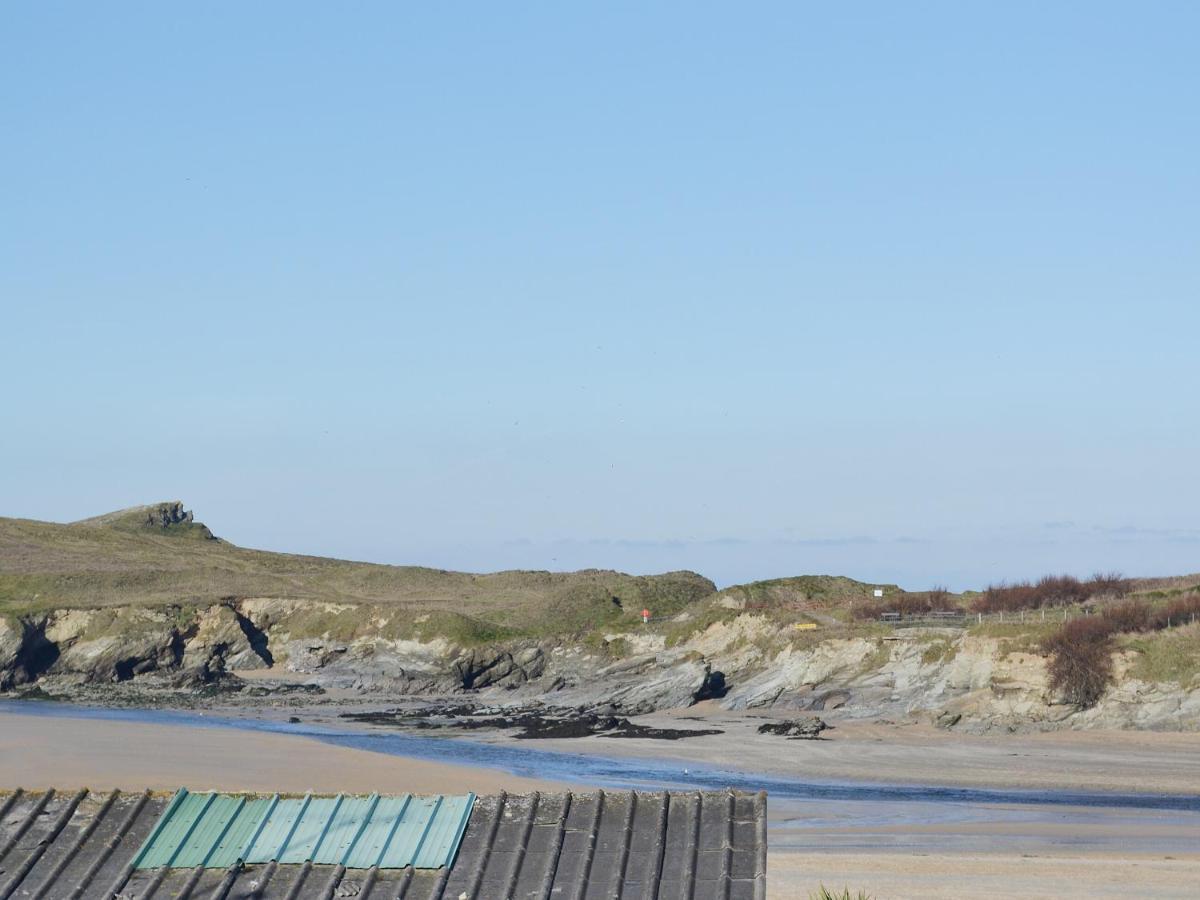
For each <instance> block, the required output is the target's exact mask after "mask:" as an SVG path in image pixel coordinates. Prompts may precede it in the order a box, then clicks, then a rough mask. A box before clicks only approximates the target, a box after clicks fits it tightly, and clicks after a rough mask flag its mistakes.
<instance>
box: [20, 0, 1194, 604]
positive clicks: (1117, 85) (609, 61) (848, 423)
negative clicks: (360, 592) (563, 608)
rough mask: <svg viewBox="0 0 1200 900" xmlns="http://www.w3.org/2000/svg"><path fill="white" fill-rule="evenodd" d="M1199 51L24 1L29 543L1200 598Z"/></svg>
mask: <svg viewBox="0 0 1200 900" xmlns="http://www.w3.org/2000/svg"><path fill="white" fill-rule="evenodd" d="M648 7H652V8H648ZM1198 33H1200V5H1197V4H1195V3H1192V2H1178V3H1170V2H1155V3H1145V4H1135V3H1119V4H1118V3H1103V2H1096V0H1090V2H1079V3H1066V2H1064V3H1053V4H1048V3H1044V2H1036V3H1035V2H1028V3H1022V2H1012V3H1002V4H963V3H958V2H946V3H904V4H899V3H882V2H881V3H855V4H830V3H794V2H789V3H780V4H769V3H752V4H728V3H726V4H707V3H698V2H695V0H691V2H685V3H659V4H642V3H628V4H625V3H604V4H589V5H585V4H574V3H571V4H559V3H538V4H513V3H505V4H499V3H479V4H416V3H410V4H398V3H355V4H328V3H320V4H319V3H299V2H295V0H291V2H286V3H265V2H264V3H241V2H237V3H233V2H226V3H204V4H186V5H184V4H165V5H164V4H159V3H147V4H132V3H112V4H97V3H82V2H80V3H70V4H65V3H52V2H44V3H42V2H39V3H27V4H6V5H5V6H4V8H3V10H2V11H0V116H2V120H0V121H2V130H3V138H2V139H0V303H2V304H3V307H2V309H3V315H2V317H0V333H2V340H0V377H2V379H3V393H2V397H3V407H2V409H3V414H2V416H0V423H2V426H0V514H4V515H13V516H23V517H31V518H44V519H53V520H59V521H65V520H71V519H76V518H81V517H83V516H87V515H93V514H96V513H100V512H103V511H106V510H109V509H112V508H117V507H123V506H130V505H134V504H137V503H141V502H148V501H152V500H159V499H167V498H181V499H183V500H184V501H185V502H186V503H187V504H188V505H189V506H190V507H192V508H194V509H195V510H196V512H197V515H198V518H200V519H202V520H204V521H206V522H207V523H209V524H210V525H211V526H212V528H213V529H214V531H216V532H217V533H218V534H219V535H222V536H224V537H226V538H229V539H230V540H233V541H234V542H236V543H240V544H244V545H249V546H258V547H265V548H270V549H279V550H293V551H303V552H314V553H321V554H326V555H337V556H348V557H353V558H359V559H369V560H375V561H381V562H395V563H420V564H428V565H435V566H444V567H447V568H460V569H471V570H491V569H497V568H514V567H521V568H553V569H562V568H576V567H584V566H598V567H616V568H622V569H626V570H631V571H636V572H649V571H659V570H664V569H675V568H691V569H695V570H697V571H700V572H703V573H705V574H707V575H709V576H710V577H712V578H714V579H715V580H717V581H718V582H720V583H730V582H735V581H744V580H749V579H754V578H766V577H774V576H782V575H789V574H800V573H810V572H830V573H841V574H847V575H851V576H856V577H860V578H863V579H867V580H880V581H883V580H886V581H897V582H899V583H901V584H903V585H905V586H907V587H911V588H923V587H928V586H930V585H932V584H935V583H945V584H949V585H950V586H952V587H971V586H980V585H982V584H983V583H985V582H987V581H988V580H991V579H996V578H1001V577H1010V578H1014V577H1022V576H1035V575H1038V574H1041V573H1043V572H1045V571H1051V570H1053V571H1059V570H1062V571H1069V572H1074V573H1076V574H1081V575H1083V574H1088V573H1090V572H1091V571H1093V570H1095V569H1119V570H1122V571H1124V572H1126V573H1127V574H1150V573H1163V574H1166V573H1176V572H1184V571H1197V570H1200V415H1198V412H1200V410H1198V405H1200V404H1198V401H1197V397H1198V391H1200V364H1198V360H1197V339H1198V336H1200V307H1198V301H1200V105H1198V100H1197V89H1198V88H1200V54H1198V53H1197V52H1196V43H1195V42H1196V35H1197V34H1198Z"/></svg>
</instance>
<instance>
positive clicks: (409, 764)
mask: <svg viewBox="0 0 1200 900" xmlns="http://www.w3.org/2000/svg"><path fill="white" fill-rule="evenodd" d="M181 785H185V786H187V787H189V788H191V789H193V790H207V789H214V790H227V791H267V792H271V791H281V792H289V793H290V792H293V791H294V792H297V793H301V792H304V791H328V792H330V793H336V792H338V791H346V792H362V793H369V792H371V791H378V792H380V793H404V792H411V793H422V794H436V793H446V794H456V793H462V792H464V791H475V792H476V793H480V794H487V793H495V792H497V791H500V790H506V791H512V792H527V791H533V790H543V791H545V790H567V787H566V786H564V785H556V784H554V783H552V782H542V781H536V780H534V779H530V778H519V777H517V776H516V775H509V774H507V773H505V772H501V771H499V770H493V769H477V768H472V767H469V766H458V765H453V764H449V763H436V762H427V761H425V760H415V759H406V758H403V757H399V756H385V755H384V754H381V753H371V752H368V751H366V750H354V749H350V748H346V747H337V746H334V745H332V744H326V743H323V742H321V741H317V740H313V739H312V738H307V737H302V736H299V735H282V734H265V733H261V732H252V731H241V730H235V729H232V728H197V727H189V726H186V725H157V724H145V723H139V722H120V721H106V720H102V719H73V718H50V717H47V716H30V715H21V714H18V713H10V712H3V713H0V790H3V789H6V788H15V787H23V788H27V789H34V788H46V787H53V788H58V789H67V788H79V787H88V788H91V789H92V790H95V791H101V790H111V789H113V788H119V789H121V790H140V789H142V788H153V789H155V790H173V789H175V788H177V787H179V786H181Z"/></svg>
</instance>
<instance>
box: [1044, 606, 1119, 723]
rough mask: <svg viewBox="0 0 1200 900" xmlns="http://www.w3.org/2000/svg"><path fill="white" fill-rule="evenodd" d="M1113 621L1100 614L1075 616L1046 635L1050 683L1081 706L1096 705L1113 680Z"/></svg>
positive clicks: (1085, 707)
mask: <svg viewBox="0 0 1200 900" xmlns="http://www.w3.org/2000/svg"><path fill="white" fill-rule="evenodd" d="M1110 628H1111V623H1109V622H1106V621H1105V620H1104V618H1103V617H1101V616H1095V617H1092V616H1089V617H1085V618H1082V619H1072V620H1071V621H1070V622H1067V623H1066V624H1064V625H1063V626H1062V628H1060V629H1059V630H1058V631H1056V632H1055V633H1054V634H1052V635H1051V636H1050V637H1049V638H1047V639H1046V641H1045V643H1044V644H1043V648H1044V649H1045V650H1046V651H1047V652H1048V653H1049V654H1050V663H1049V666H1048V671H1049V675H1050V687H1051V688H1053V689H1054V690H1058V691H1061V692H1062V694H1063V696H1064V697H1065V698H1066V699H1067V702H1068V703H1071V704H1074V705H1075V706H1077V707H1079V708H1080V709H1087V708H1088V707H1090V706H1095V705H1096V703H1097V702H1098V701H1099V700H1100V698H1101V697H1102V696H1104V691H1105V689H1106V688H1107V687H1108V683H1109V681H1111V680H1112V650H1113V647H1112V632H1111V630H1110Z"/></svg>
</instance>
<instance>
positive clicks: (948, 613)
mask: <svg viewBox="0 0 1200 900" xmlns="http://www.w3.org/2000/svg"><path fill="white" fill-rule="evenodd" d="M1096 614H1097V613H1096V610H1093V609H1091V608H1089V607H1086V606H1084V607H1069V606H1059V607H1042V608H1041V609H1024V610H1017V611H1010V612H994V613H981V612H963V611H959V610H945V611H942V612H925V613H907V614H906V613H883V614H882V615H880V616H879V621H880V622H881V623H883V624H885V625H891V626H892V627H894V628H922V627H923V628H930V627H940V628H968V627H970V626H971V625H982V624H983V623H984V622H996V623H999V624H1001V625H1003V624H1010V625H1018V624H1019V625H1026V624H1034V623H1037V622H1066V621H1069V620H1070V619H1079V618H1083V617H1086V616H1093V615H1096ZM1196 621H1197V618H1196V614H1195V613H1194V612H1193V613H1187V614H1185V615H1182V616H1180V617H1179V621H1177V622H1173V621H1171V619H1170V618H1168V619H1167V627H1168V628H1172V627H1174V626H1176V625H1188V624H1195V622H1196Z"/></svg>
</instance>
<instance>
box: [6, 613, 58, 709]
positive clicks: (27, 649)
mask: <svg viewBox="0 0 1200 900" xmlns="http://www.w3.org/2000/svg"><path fill="white" fill-rule="evenodd" d="M58 656H59V650H58V645H57V644H55V643H54V642H53V641H51V640H49V639H48V638H47V637H46V620H45V619H34V620H23V621H20V622H17V623H16V625H15V627H13V626H11V625H10V626H8V627H6V628H5V629H4V630H3V631H0V691H7V690H10V689H12V688H14V687H17V686H19V685H22V684H28V683H30V682H33V681H36V680H37V679H38V677H39V676H40V675H42V673H44V672H45V671H46V670H47V669H49V668H50V667H51V666H53V665H54V663H55V662H57V661H58Z"/></svg>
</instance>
